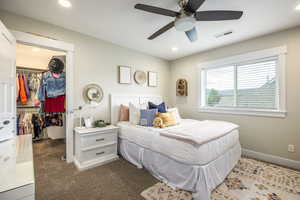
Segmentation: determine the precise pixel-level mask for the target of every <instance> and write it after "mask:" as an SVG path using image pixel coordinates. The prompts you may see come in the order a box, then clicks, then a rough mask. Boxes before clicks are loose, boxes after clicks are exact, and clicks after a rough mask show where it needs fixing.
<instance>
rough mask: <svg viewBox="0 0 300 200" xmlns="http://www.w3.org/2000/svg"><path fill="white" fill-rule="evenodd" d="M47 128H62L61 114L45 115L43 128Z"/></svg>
mask: <svg viewBox="0 0 300 200" xmlns="http://www.w3.org/2000/svg"><path fill="white" fill-rule="evenodd" d="M49 126H64V123H63V114H46V116H45V127H49Z"/></svg>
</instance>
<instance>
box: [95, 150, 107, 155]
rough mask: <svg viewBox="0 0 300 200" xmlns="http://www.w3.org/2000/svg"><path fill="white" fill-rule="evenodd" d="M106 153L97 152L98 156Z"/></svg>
mask: <svg viewBox="0 0 300 200" xmlns="http://www.w3.org/2000/svg"><path fill="white" fill-rule="evenodd" d="M104 153H105V152H104V151H102V152H99V153H96V156H99V155H102V154H104Z"/></svg>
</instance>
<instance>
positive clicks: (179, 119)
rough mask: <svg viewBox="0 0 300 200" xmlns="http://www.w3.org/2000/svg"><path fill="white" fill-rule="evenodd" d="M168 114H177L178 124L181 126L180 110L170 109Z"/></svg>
mask: <svg viewBox="0 0 300 200" xmlns="http://www.w3.org/2000/svg"><path fill="white" fill-rule="evenodd" d="M168 112H174V113H175V120H176V124H180V122H181V117H180V114H179V111H178V108H168Z"/></svg>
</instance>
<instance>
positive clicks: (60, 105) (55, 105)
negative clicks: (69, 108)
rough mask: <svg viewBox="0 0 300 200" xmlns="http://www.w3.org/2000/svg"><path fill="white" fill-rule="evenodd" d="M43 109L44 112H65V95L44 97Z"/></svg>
mask: <svg viewBox="0 0 300 200" xmlns="http://www.w3.org/2000/svg"><path fill="white" fill-rule="evenodd" d="M44 111H45V112H46V113H63V112H65V95H61V96H58V97H55V98H48V97H46V99H45V102H44Z"/></svg>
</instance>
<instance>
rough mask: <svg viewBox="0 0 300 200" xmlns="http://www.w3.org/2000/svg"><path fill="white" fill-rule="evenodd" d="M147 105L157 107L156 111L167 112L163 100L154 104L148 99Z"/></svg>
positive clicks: (152, 107)
mask: <svg viewBox="0 0 300 200" xmlns="http://www.w3.org/2000/svg"><path fill="white" fill-rule="evenodd" d="M148 106H149V109H158V112H160V113H166V112H167V108H166V105H165V102H162V103H161V104H159V105H156V104H154V103H152V102H150V101H149V102H148Z"/></svg>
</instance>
